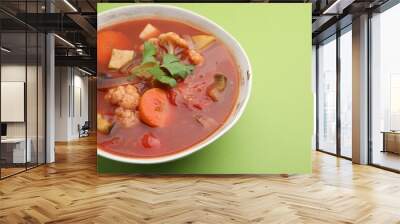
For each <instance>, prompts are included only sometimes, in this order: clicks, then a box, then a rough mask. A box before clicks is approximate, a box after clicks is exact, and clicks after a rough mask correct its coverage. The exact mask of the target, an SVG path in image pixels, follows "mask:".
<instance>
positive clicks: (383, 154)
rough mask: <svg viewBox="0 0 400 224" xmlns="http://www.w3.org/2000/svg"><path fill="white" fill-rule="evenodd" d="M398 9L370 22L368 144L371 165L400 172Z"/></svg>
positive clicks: (399, 46)
mask: <svg viewBox="0 0 400 224" xmlns="http://www.w3.org/2000/svg"><path fill="white" fill-rule="evenodd" d="M399 21H400V5H396V6H394V7H392V8H390V9H388V10H386V11H384V12H382V13H380V14H375V15H374V16H373V17H372V18H371V32H372V36H371V40H372V43H371V44H372V46H371V47H372V49H371V52H372V55H371V58H372V63H371V65H372V71H371V102H370V103H371V108H372V110H371V111H370V112H371V115H370V116H371V121H372V123H371V130H370V132H371V140H372V148H371V154H370V159H371V162H372V163H373V164H375V165H379V166H383V167H387V168H391V169H395V170H400V132H399V131H400V103H399V102H400V63H399V62H400V61H399V59H400V42H399V40H400V30H399V29H398V24H399Z"/></svg>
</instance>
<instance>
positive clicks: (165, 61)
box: [163, 54, 179, 65]
mask: <svg viewBox="0 0 400 224" xmlns="http://www.w3.org/2000/svg"><path fill="white" fill-rule="evenodd" d="M173 62H179V59H178V58H177V57H176V56H175V55H173V54H165V55H164V56H163V64H164V65H165V64H169V63H173Z"/></svg>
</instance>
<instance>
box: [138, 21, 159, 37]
mask: <svg viewBox="0 0 400 224" xmlns="http://www.w3.org/2000/svg"><path fill="white" fill-rule="evenodd" d="M158 35H160V31H159V30H158V29H157V28H156V27H154V26H153V25H151V24H150V23H149V24H147V25H146V26H145V27H144V29H143V31H142V32H141V33H140V34H139V38H140V39H142V40H148V39H150V38H153V37H158Z"/></svg>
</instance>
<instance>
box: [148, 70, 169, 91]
mask: <svg viewBox="0 0 400 224" xmlns="http://www.w3.org/2000/svg"><path fill="white" fill-rule="evenodd" d="M147 72H148V73H150V74H152V75H153V76H154V78H155V79H156V80H157V81H159V82H161V83H164V84H167V85H169V86H171V87H175V86H176V80H175V79H174V78H172V77H171V76H169V75H167V73H166V72H164V70H162V69H161V68H160V67H159V66H154V67H153V68H149V69H147Z"/></svg>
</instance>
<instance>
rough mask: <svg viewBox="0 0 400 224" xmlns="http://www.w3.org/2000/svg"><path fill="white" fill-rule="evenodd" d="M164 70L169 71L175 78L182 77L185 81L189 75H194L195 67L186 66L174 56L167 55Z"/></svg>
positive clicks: (163, 64) (164, 60) (164, 58)
mask: <svg viewBox="0 0 400 224" xmlns="http://www.w3.org/2000/svg"><path fill="white" fill-rule="evenodd" d="M161 67H162V68H165V69H166V70H168V72H169V73H170V74H171V76H173V77H180V78H182V79H185V78H186V77H187V76H188V75H189V74H191V73H192V71H193V69H194V66H193V65H186V64H183V63H181V62H180V61H179V59H178V58H177V57H176V56H175V55H173V54H165V55H164V57H163V63H162V65H161Z"/></svg>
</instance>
